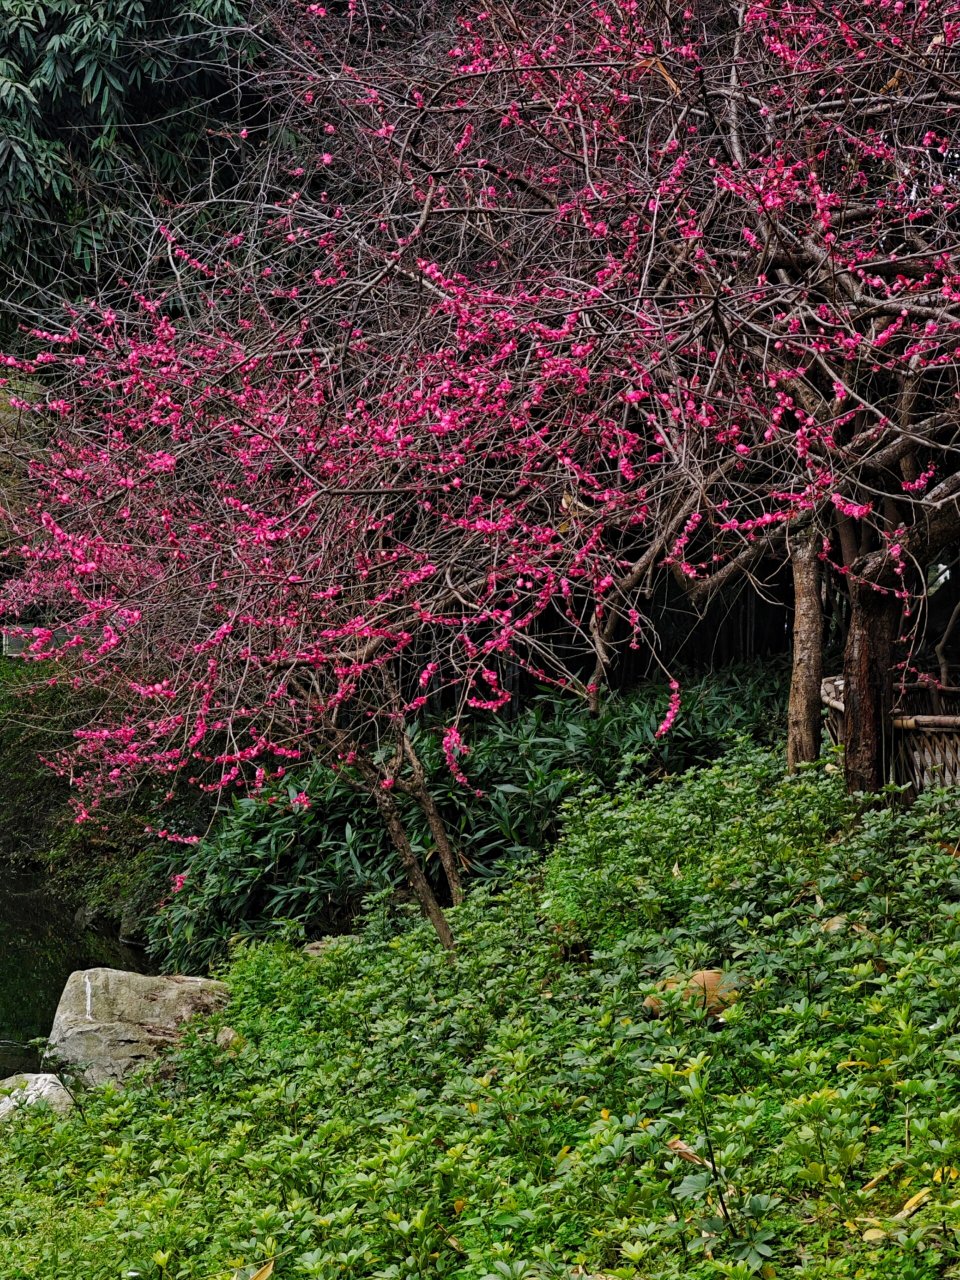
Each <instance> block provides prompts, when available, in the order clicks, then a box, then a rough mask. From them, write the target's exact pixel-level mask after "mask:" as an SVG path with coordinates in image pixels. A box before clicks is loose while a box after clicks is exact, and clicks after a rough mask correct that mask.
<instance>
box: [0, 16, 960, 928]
mask: <svg viewBox="0 0 960 1280" xmlns="http://www.w3.org/2000/svg"><path fill="white" fill-rule="evenodd" d="M386 13H387V16H386V17H383V16H382V15H381V16H379V17H377V18H376V19H374V18H373V17H371V16H366V15H364V13H363V11H362V9H361V7H360V6H359V5H358V4H357V3H354V2H353V0H351V2H350V3H348V4H334V3H332V2H331V3H330V4H327V5H315V4H309V5H307V4H300V3H296V4H294V3H288V4H286V5H271V6H270V8H269V10H268V11H267V12H266V13H265V14H264V17H263V23H262V32H263V34H264V38H265V40H266V42H267V44H268V46H269V50H270V59H271V70H269V71H267V72H264V73H263V74H262V78H261V81H260V83H259V85H258V90H259V92H260V93H262V94H265V95H267V96H268V97H270V98H271V99H272V106H273V109H274V110H280V109H284V110H286V112H287V119H288V123H289V126H290V129H289V135H290V137H292V138H293V139H294V141H292V142H290V144H289V146H288V147H287V148H286V149H285V150H284V153H283V154H282V155H278V154H277V152H276V148H275V147H273V146H271V147H270V148H269V151H268V150H267V149H266V148H264V154H263V155H261V154H260V152H259V151H258V149H257V148H256V146H255V139H252V140H251V143H250V145H251V149H252V159H251V163H254V164H260V165H261V166H262V169H263V183H262V186H263V190H264V191H267V192H270V193H271V196H270V199H269V200H268V201H266V202H265V203H264V204H263V205H261V206H260V207H258V208H255V209H251V210H250V211H249V229H248V231H247V232H246V233H245V234H244V235H232V236H231V238H230V239H229V240H227V241H226V242H225V243H223V244H221V245H219V246H217V245H211V243H210V241H209V240H208V241H207V242H206V243H205V244H204V245H202V246H200V245H194V244H186V243H184V242H183V240H182V238H181V236H180V235H179V233H178V231H177V228H176V227H175V226H172V225H165V226H164V228H163V229H162V232H161V234H162V236H163V238H164V239H165V241H166V245H167V253H168V257H169V258H170V260H171V261H174V262H175V263H176V264H177V265H178V270H179V272H180V287H179V289H178V290H176V291H175V292H174V293H170V294H168V295H167V296H166V297H157V296H153V295H152V294H151V291H150V289H149V287H148V281H147V282H146V283H143V284H141V285H138V287H137V289H133V288H132V287H131V305H130V307H129V309H128V310H127V312H126V313H125V314H122V315H121V314H118V313H116V312H115V311H109V310H104V309H99V310H98V309H97V308H96V307H92V308H90V309H89V310H88V311H85V312H83V313H79V312H76V313H74V314H73V315H72V316H71V318H70V321H69V324H68V325H66V326H65V327H64V331H63V332H62V333H56V334H54V333H44V332H36V333H35V334H34V335H33V337H34V341H35V344H36V347H35V349H34V350H33V351H32V352H31V353H30V354H29V355H27V356H24V357H22V358H20V357H9V358H8V361H7V364H8V368H9V373H10V376H11V378H14V379H16V380H18V382H19V383H21V384H23V385H24V386H26V387H28V388H32V390H28V391H21V393H20V395H21V400H20V401H19V402H18V403H21V404H22V407H23V411H24V412H39V413H41V414H43V415H44V418H45V421H48V422H49V424H50V443H49V446H48V447H47V448H46V449H45V450H44V451H42V452H41V453H40V454H39V455H38V457H37V458H36V460H35V462H34V464H33V477H34V484H35V499H34V501H32V503H31V505H30V507H29V510H27V511H20V512H18V513H16V516H15V523H16V527H17V534H18V539H19V542H18V546H19V550H18V567H17V571H16V574H15V576H13V577H12V578H11V580H10V582H9V583H8V585H7V588H6V597H5V598H6V608H7V613H8V617H9V616H11V615H18V614H19V616H20V617H21V619H26V620H29V618H30V616H31V612H30V611H35V614H36V616H41V614H42V617H43V618H44V619H45V620H46V621H45V626H43V627H31V628H28V629H29V630H30V633H31V645H30V650H29V652H30V654H31V656H32V657H34V658H36V659H49V660H53V661H55V662H56V663H57V664H58V666H60V667H61V668H62V669H63V670H64V672H65V673H66V675H67V676H68V677H69V678H70V679H72V680H74V681H75V682H77V683H78V684H80V685H90V684H92V685H95V686H96V688H97V689H98V690H99V691H100V693H101V694H102V709H101V713H100V715H99V718H98V720H97V722H96V723H95V724H93V725H91V726H90V727H89V728H87V729H84V730H82V731H80V732H79V733H78V734H77V736H76V740H75V742H74V745H73V747H72V749H71V750H70V751H69V753H67V756H65V757H64V758H62V760H61V767H63V768H65V769H66V768H68V769H70V770H71V771H72V774H73V776H74V778H75V779H76V781H77V782H78V783H79V784H81V785H82V786H83V787H84V788H85V789H86V792H87V793H88V794H90V795H92V796H94V797H96V795H97V794H98V790H101V789H102V788H103V787H121V786H123V785H125V784H127V783H128V782H129V781H130V780H131V779H132V778H134V777H136V776H138V775H139V774H141V773H143V772H145V771H146V772H148V773H150V774H152V775H154V776H157V775H159V776H162V777H166V778H169V779H170V781H171V784H172V783H173V781H174V780H175V779H179V778H183V779H187V780H189V781H191V782H193V783H195V784H196V785H199V786H201V787H207V788H213V789H221V788H223V787H226V786H233V785H241V784H242V785H247V784H249V783H250V782H253V783H254V785H256V784H257V782H259V781H262V779H263V778H264V777H265V776H266V775H267V774H268V773H274V774H275V773H277V772H278V771H280V770H282V769H284V768H285V767H287V764H288V762H289V761H290V760H293V759H298V758H301V757H302V756H303V755H304V754H307V753H311V754H315V753H318V752H319V753H321V754H323V755H324V756H325V757H326V758H328V759H329V760H330V761H331V763H333V764H335V765H336V766H337V767H339V768H342V769H344V770H345V771H346V772H347V774H348V776H350V777H351V778H352V779H353V780H354V782H355V785H356V786H357V787H358V788H362V789H364V790H366V791H368V792H369V794H371V795H372V796H374V798H375V799H376V802H377V804H378V805H379V807H380V809H381V813H382V814H383V817H384V820H385V822H386V823H387V825H388V828H389V829H390V832H391V836H392V837H393V839H394V843H395V844H396V846H397V848H398V850H399V851H400V854H401V857H402V858H403V860H404V864H405V866H406V868H407V871H408V873H409V875H410V878H411V882H412V884H413V886H414V888H415V889H416V891H417V893H418V895H419V897H420V900H421V902H422V903H423V905H424V907H425V909H426V910H427V911H428V912H429V913H430V914H431V917H432V918H433V920H434V923H435V924H436V925H437V928H438V930H439V931H440V932H441V935H442V936H443V937H444V938H445V940H446V941H447V942H449V941H450V937H449V931H448V930H447V926H446V923H445V921H444V920H443V917H442V914H441V912H440V910H439V907H438V905H437V902H436V900H435V899H434V897H433V895H432V892H431V890H430V887H429V885H428V884H427V882H426V880H425V878H424V876H423V872H422V868H421V867H420V864H419V861H418V858H417V856H416V853H415V851H414V849H413V848H412V847H411V845H410V841H409V840H408V838H407V836H406V833H405V831H404V827H403V822H402V818H401V814H400V809H399V807H398V804H397V795H398V793H400V792H404V793H406V794H407V795H409V796H410V797H412V798H413V799H414V801H415V802H416V803H417V804H419V805H421V806H422V807H423V809H424V812H425V813H426V815H427V818H428V820H429V822H430V826H431V830H432V831H433V834H434V838H435V841H436V845H437V851H438V854H439V855H440V857H441V858H442V860H443V865H444V867H445V870H446V873H447V877H448V880H449V883H450V890H451V895H452V897H453V898H454V900H456V898H457V896H458V895H459V892H460V887H459V875H458V871H457V851H456V850H455V849H454V848H453V846H452V842H451V841H450V839H449V838H448V836H447V834H446V832H445V831H444V829H443V824H442V822H441V820H440V817H439V814H438V812H437V810H436V807H435V805H434V804H433V801H432V799H431V796H430V794H429V791H428V789H427V787H426V785H425V783H424V776H423V769H422V767H421V765H420V762H419V759H418V757H417V753H416V750H415V746H414V742H413V739H412V738H411V735H410V732H409V727H410V725H411V723H412V722H413V721H414V720H415V718H416V717H417V715H418V714H419V713H420V712H421V711H422V709H423V707H424V706H425V705H426V702H427V699H428V697H430V696H431V695H432V694H433V693H435V692H438V691H442V694H443V699H444V701H443V705H444V706H446V707H447V708H448V709H449V728H448V730H447V733H446V737H445V751H446V754H447V759H448V763H449V765H450V767H451V769H452V771H453V772H454V774H455V775H456V776H457V778H458V779H460V781H461V782H462V783H463V784H464V785H469V776H468V775H469V764H468V760H467V757H468V751H469V749H468V746H467V744H466V742H465V741H464V739H463V737H462V736H461V728H462V724H463V716H464V713H465V712H466V711H468V710H476V711H483V710H495V709H497V708H500V707H502V706H503V705H504V704H505V703H506V702H507V701H508V700H509V697H510V694H509V692H508V691H507V688H506V684H505V679H506V676H505V673H506V672H507V671H509V670H510V669H511V667H516V666H519V667H521V668H524V669H526V670H528V671H531V672H533V673H534V674H535V675H536V676H537V677H538V678H539V679H541V680H546V681H555V682H557V683H559V684H563V685H566V686H569V687H572V688H574V689H576V690H577V691H579V692H580V693H581V694H582V695H583V696H585V697H588V698H596V697H597V696H598V694H599V690H600V689H601V687H602V685H603V683H604V681H605V679H606V677H607V674H608V672H609V669H610V668H611V666H612V665H613V664H615V662H616V658H617V653H618V651H619V650H620V648H621V647H622V646H624V645H632V646H638V645H642V646H646V647H647V648H649V649H650V650H651V651H652V652H654V653H656V650H657V640H656V632H655V626H654V620H653V619H652V618H651V616H650V613H651V610H650V603H649V602H650V599H651V596H652V592H653V587H654V584H655V583H656V581H657V579H658V577H659V576H660V575H663V574H670V575H672V576H673V577H674V578H675V579H676V580H677V581H678V582H680V583H682V584H683V587H684V590H685V591H686V592H687V594H688V595H689V596H690V598H691V599H692V600H694V601H695V602H698V603H702V602H704V601H706V600H707V599H708V598H709V596H710V595H711V593H712V592H714V591H716V590H717V589H718V588H719V587H721V586H722V585H723V584H725V583H726V582H728V581H730V580H731V579H734V578H736V577H738V576H741V575H744V574H750V573H752V572H754V571H755V569H756V566H757V565H758V564H759V563H760V561H761V559H763V558H765V557H767V558H769V557H771V556H773V557H778V558H780V559H782V560H784V561H786V560H790V561H791V563H792V564H793V566H794V575H795V583H796V596H797V607H796V637H797V643H796V645H795V653H796V658H797V663H796V670H795V677H794V683H793V690H792V697H791V756H792V759H794V760H802V759H805V758H809V757H810V755H811V754H812V753H813V752H815V750H816V747H817V744H818V742H819V680H820V672H819V651H820V630H821V623H820V601H821V595H822V590H823V579H824V575H826V576H827V578H828V579H829V580H830V581H831V582H832V583H833V584H834V585H835V587H836V588H837V589H839V590H843V591H844V592H845V593H846V596H847V598H848V602H849V627H848V633H849V634H848V640H847V655H846V660H845V673H844V674H845V680H846V707H847V711H846V716H847V740H848V751H847V770H848V780H849V782H850V784H851V785H852V786H858V787H859V786H876V785H878V784H879V783H880V782H881V781H882V780H883V776H882V772H883V761H882V741H883V732H882V729H883V718H884V715H885V712H886V709H887V707H888V705H889V699H890V696H891V686H892V676H891V675H890V674H889V673H890V671H891V667H892V663H893V658H894V645H895V641H896V639H897V636H898V633H899V631H900V629H901V624H902V623H903V621H904V618H905V617H909V616H910V614H911V612H912V610H913V608H914V606H915V604H916V602H917V601H918V600H919V599H921V598H922V596H923V592H924V590H925V583H926V569H927V566H928V564H929V563H930V562H931V561H933V560H935V559H936V558H937V557H938V556H940V555H941V554H942V553H943V551H944V549H945V548H947V547H949V546H951V545H952V544H953V542H955V540H956V538H957V535H958V534H960V507H958V495H960V471H958V468H957V464H956V449H957V427H958V394H960V385H958V376H957V371H958V359H957V343H958V332H960V252H958V251H960V221H958V219H960V173H958V172H957V171H956V170H955V167H954V150H953V143H952V137H953V130H954V125H953V121H954V119H955V115H956V112H957V110H958V108H960V78H958V77H960V67H958V66H957V59H956V52H955V46H956V41H957V37H958V34H960V25H958V24H957V22H956V20H955V18H953V17H951V13H952V9H951V7H950V6H949V5H947V4H945V3H930V4H927V3H921V4H917V5H906V4H904V3H901V0H889V2H888V0H876V2H874V0H855V2H854V3H852V4H850V3H848V4H845V5H843V6H842V7H837V8H835V9H834V8H829V7H827V6H825V5H822V4H820V3H819V2H818V0H805V2H803V3H790V2H788V0H755V2H754V3H745V4H743V5H740V6H735V7H724V6H719V7H716V8H713V9H711V10H710V11H709V12H707V11H706V10H705V11H703V12H701V11H699V10H698V9H697V8H695V6H693V5H691V6H690V7H688V8H683V7H679V8H676V9H672V8H666V9H665V8H662V7H654V6H650V7H649V8H646V7H644V6H643V5H641V4H639V3H637V2H636V0H620V3H616V2H615V0H595V2H593V3H587V4H580V3H573V0H556V2H555V3H553V4H537V3H535V2H531V3H529V4H527V5H524V6H523V8H522V9H521V7H520V6H510V5H507V4H503V3H500V2H499V0H494V3H491V4H488V5H486V6H485V7H484V8H483V9H482V10H478V11H477V12H476V13H474V14H473V15H472V16H467V17H462V18H460V19H459V20H458V22H457V23H456V24H452V23H451V24H450V25H449V29H448V27H447V26H445V23H447V21H448V20H447V19H446V18H445V17H444V16H443V13H442V11H439V10H438V9H437V8H436V7H434V8H432V9H429V10H426V11H425V13H426V14H427V17H428V18H429V20H430V22H431V23H432V24H433V25H432V26H431V28H430V32H429V39H428V38H426V35H425V34H424V32H423V31H422V30H421V31H420V32H419V35H420V37H421V38H419V39H416V38H414V37H416V36H417V35H418V31H417V30H416V23H417V19H414V18H410V17H404V15H403V14H402V13H400V12H396V11H393V10H390V9H387V11H386ZM421 20H424V19H423V18H421ZM408 28H409V29H408ZM210 221H211V220H210V219H209V218H208V225H209V223H210ZM134 295H136V296H134ZM54 623H55V624H56V625H57V626H60V627H62V628H64V629H65V630H64V632H63V633H62V634H55V633H54ZM24 626H27V622H24ZM679 699H680V690H679V688H678V687H677V686H676V685H674V687H673V689H672V697H671V702H670V705H669V708H667V709H666V710H665V720H664V726H663V727H664V730H666V728H668V727H669V724H670V723H671V722H672V720H673V719H674V718H675V716H676V714H677V711H678V709H679Z"/></svg>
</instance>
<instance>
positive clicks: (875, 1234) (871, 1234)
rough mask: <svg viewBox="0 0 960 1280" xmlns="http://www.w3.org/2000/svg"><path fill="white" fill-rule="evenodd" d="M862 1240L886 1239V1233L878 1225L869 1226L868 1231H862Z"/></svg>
mask: <svg viewBox="0 0 960 1280" xmlns="http://www.w3.org/2000/svg"><path fill="white" fill-rule="evenodd" d="M863 1238H864V1240H886V1238H887V1233H886V1232H885V1231H881V1230H880V1228H879V1227H871V1228H870V1230H869V1231H865V1232H864V1233H863Z"/></svg>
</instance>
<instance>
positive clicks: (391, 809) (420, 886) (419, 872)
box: [374, 790, 454, 951]
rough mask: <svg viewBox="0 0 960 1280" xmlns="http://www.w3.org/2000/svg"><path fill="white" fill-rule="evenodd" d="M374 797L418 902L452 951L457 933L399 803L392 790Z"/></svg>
mask: <svg viewBox="0 0 960 1280" xmlns="http://www.w3.org/2000/svg"><path fill="white" fill-rule="evenodd" d="M374 799H375V800H376V802H377V808H378V809H379V810H380V814H381V816H382V818H383V821H384V823H385V824H386V828H387V831H388V832H389V833H390V839H391V840H392V841H393V845H394V848H395V849H396V851H397V853H399V855H400V861H401V862H402V863H403V869H404V871H405V872H406V873H407V880H408V881H409V882H410V888H411V889H412V890H413V892H414V893H415V894H416V897H417V901H418V902H419V903H420V906H421V907H422V908H423V911H424V914H425V915H426V917H427V919H428V920H429V921H430V923H431V924H432V925H433V927H434V929H435V930H436V931H437V937H438V938H439V939H440V941H441V942H442V943H443V945H444V946H445V947H446V948H447V950H448V951H453V950H454V941H453V934H452V933H451V931H450V926H449V924H448V923H447V918H446V916H445V915H444V914H443V909H442V908H441V906H440V903H439V902H438V901H437V899H436V896H435V894H434V892H433V890H432V889H431V888H430V882H429V880H428V879H427V877H426V876H425V875H424V874H423V868H422V867H421V866H420V863H419V862H418V860H417V855H416V854H415V853H414V851H413V847H412V845H411V844H410V839H409V837H408V835H407V833H406V830H405V828H404V825H403V822H402V820H401V818H400V812H399V810H398V809H397V805H396V802H395V801H394V799H393V797H392V796H391V795H390V793H389V792H388V791H383V790H381V791H380V792H379V794H375V796H374Z"/></svg>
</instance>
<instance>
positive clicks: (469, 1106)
mask: <svg viewBox="0 0 960 1280" xmlns="http://www.w3.org/2000/svg"><path fill="white" fill-rule="evenodd" d="M467 1110H468V1111H469V1112H470V1114H471V1115H472V1116H475V1115H476V1114H477V1112H478V1111H479V1110H480V1107H479V1105H478V1104H477V1103H476V1102H468V1103H467Z"/></svg>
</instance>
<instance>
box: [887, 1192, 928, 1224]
mask: <svg viewBox="0 0 960 1280" xmlns="http://www.w3.org/2000/svg"><path fill="white" fill-rule="evenodd" d="M929 1199H930V1188H929V1187H923V1188H922V1190H920V1191H918V1192H917V1194H916V1195H915V1196H911V1197H910V1199H909V1200H908V1201H907V1203H906V1204H905V1205H904V1206H903V1208H902V1209H901V1210H900V1212H899V1213H895V1214H894V1215H893V1216H894V1218H909V1217H910V1215H911V1214H913V1213H916V1211H917V1210H918V1209H919V1208H920V1206H921V1205H922V1204H923V1202H924V1201H925V1200H929Z"/></svg>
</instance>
